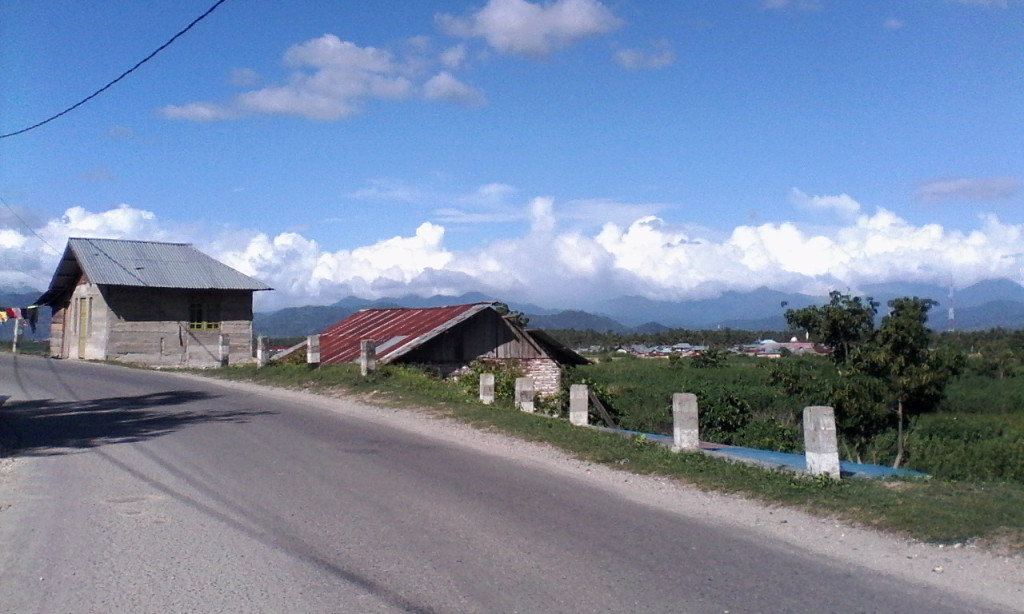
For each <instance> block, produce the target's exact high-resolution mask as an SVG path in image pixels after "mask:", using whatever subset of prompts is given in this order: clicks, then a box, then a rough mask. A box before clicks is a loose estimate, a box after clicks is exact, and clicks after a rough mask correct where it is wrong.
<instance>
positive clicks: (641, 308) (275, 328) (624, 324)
mask: <svg viewBox="0 0 1024 614" xmlns="http://www.w3.org/2000/svg"><path fill="white" fill-rule="evenodd" d="M40 294H41V293H40V292H38V291H34V290H31V289H29V288H15V289H8V290H0V306H12V307H14V306H25V305H29V304H31V303H32V302H33V301H34V300H35V299H37V298H38V297H39V295H40ZM858 294H859V295H860V296H870V297H872V298H874V299H875V300H876V301H878V302H879V303H880V305H881V307H880V310H879V311H880V314H884V313H885V311H886V304H887V303H888V301H890V300H892V299H893V298H898V297H902V296H918V297H924V298H930V299H933V300H935V301H938V303H939V305H938V306H937V307H934V308H933V309H932V311H931V317H930V318H929V321H928V325H929V326H930V327H931V328H932V329H933V330H936V331H945V330H950V329H956V330H976V329H988V328H995V327H1000V328H1024V287H1022V286H1021V285H1020V284H1018V283H1016V282H1013V281H1011V280H1008V279H997V280H988V281H982V282H979V283H977V284H974V285H972V286H969V287H967V288H963V289H961V290H957V291H956V292H954V293H953V295H952V296H950V292H949V289H948V288H942V287H940V286H935V285H930V284H912V283H888V284H876V285H871V286H865V287H864V288H863V290H862V291H861V292H859V293H858ZM491 300H497V301H502V302H504V303H507V304H508V305H509V307H510V308H511V309H514V310H516V311H521V312H523V313H525V314H526V315H528V316H529V318H530V327H531V328H546V329H570V328H572V329H577V330H597V331H602V332H604V331H609V330H610V331H615V332H653V331H657V330H661V329H665V328H686V329H694V330H700V329H714V328H734V329H741V330H785V329H786V321H785V317H784V314H785V311H786V309H798V308H800V307H806V306H808V305H821V304H824V303H825V301H826V300H827V298H826V297H814V296H808V295H804V294H795V293H787V292H779V291H776V290H771V289H768V288H760V289H757V290H754V291H752V292H734V291H730V292H725V293H723V294H722V295H721V296H719V297H717V298H713V299H702V300H695V301H657V300H652V299H648V298H644V297H639V296H622V297H617V298H613V299H609V300H607V301H603V302H601V303H599V304H597V305H594V306H592V307H591V308H590V310H589V311H583V310H557V309H550V308H546V307H542V306H539V305H534V304H530V303H520V302H517V301H515V300H514V297H501V296H488V295H485V294H481V293H468V294H463V295H461V296H431V297H419V296H405V297H399V298H388V299H377V300H367V299H361V298H357V297H348V298H345V299H342V300H340V301H338V302H336V303H334V304H331V305H309V306H304V307H289V308H285V309H280V310H277V311H272V312H264V313H256V314H255V317H254V323H253V326H254V329H255V332H256V334H259V335H268V336H271V337H298V336H304V335H309V334H313V333H317V332H319V331H321V330H323V329H325V328H327V327H328V326H330V325H331V324H334V323H335V322H337V321H338V320H341V319H342V318H345V317H347V316H349V315H351V314H353V313H355V312H356V311H359V310H360V309H366V308H379V307H437V306H442V305H453V304H459V303H475V302H481V301H491ZM950 307H952V308H953V310H954V311H953V313H954V316H955V317H954V319H953V321H952V323H951V321H950V317H949V316H950ZM49 323H50V313H49V309H42V310H40V318H39V325H38V326H37V330H36V333H35V334H31V333H30V334H29V335H28V336H29V338H33V339H45V338H46V337H47V336H48V334H49ZM12 330H13V326H11V325H10V324H4V325H0V339H10V337H11V332H12Z"/></svg>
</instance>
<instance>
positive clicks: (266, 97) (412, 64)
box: [160, 34, 484, 121]
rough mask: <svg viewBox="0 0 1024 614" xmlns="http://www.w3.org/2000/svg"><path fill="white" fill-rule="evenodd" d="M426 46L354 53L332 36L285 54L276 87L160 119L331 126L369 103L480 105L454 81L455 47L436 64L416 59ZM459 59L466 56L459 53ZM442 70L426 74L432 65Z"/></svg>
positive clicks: (241, 72) (476, 95)
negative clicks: (417, 99) (258, 119)
mask: <svg viewBox="0 0 1024 614" xmlns="http://www.w3.org/2000/svg"><path fill="white" fill-rule="evenodd" d="M428 46H429V45H427V44H426V43H425V42H420V43H419V44H410V45H409V47H410V48H411V49H412V51H411V52H410V53H409V54H407V55H404V56H396V55H395V54H394V53H392V52H391V51H389V50H387V49H380V48H377V47H360V46H359V45H357V44H355V43H353V42H351V41H345V40H342V39H340V38H338V37H337V36H335V35H334V34H324V35H323V36H320V37H318V38H314V39H310V40H307V41H304V42H302V43H299V44H296V45H292V46H291V47H290V48H288V49H287V50H286V51H285V53H284V64H285V66H287V67H288V68H289V69H290V70H291V73H290V74H289V76H288V78H287V80H286V81H285V82H284V83H282V84H274V85H267V86H265V87H262V88H259V89H252V90H248V91H243V92H240V93H239V94H237V95H236V96H235V97H234V98H233V99H231V100H230V101H228V102H226V103H218V102H210V101H199V102H191V103H187V104H183V105H167V106H165V107H163V108H162V109H160V114H161V115H162V116H163V117H165V118H167V119H182V120H191V121H220V120H226V119H237V118H241V117H247V116H251V115H291V116H297V117H304V118H307V119H314V120H321V121H333V120H340V119H346V118H349V117H352V116H354V115H356V114H358V113H360V112H361V111H362V109H363V108H364V106H365V105H366V103H367V102H368V101H371V100H403V99H407V98H412V97H414V96H423V97H424V98H426V99H428V100H440V101H447V102H456V103H460V104H466V103H472V104H477V103H481V102H483V100H484V96H483V94H482V93H481V92H480V91H479V90H477V89H475V88H473V87H471V86H469V85H466V84H465V83H463V82H461V81H460V80H458V79H457V78H456V77H455V76H454V75H453V74H452V73H451V70H453V69H454V68H457V67H458V66H459V65H460V64H462V63H463V61H464V55H463V56H462V57H460V56H459V52H458V50H457V49H458V48H452V49H448V50H445V51H444V52H442V54H441V56H440V57H438V58H437V59H436V60H430V59H425V58H424V57H423V56H422V55H420V54H421V53H423V52H424V48H425V47H428ZM463 54H464V51H463ZM441 65H443V66H446V67H448V70H444V71H441V72H439V73H436V74H433V75H432V76H429V77H428V76H427V75H428V74H429V70H428V69H429V68H430V67H431V66H434V67H437V66H441ZM258 78H259V76H258V75H256V74H255V73H253V72H252V71H250V70H247V69H236V70H235V71H234V72H233V73H232V76H231V82H232V83H233V84H236V85H245V84H251V83H255V81H256V80H257V79H258Z"/></svg>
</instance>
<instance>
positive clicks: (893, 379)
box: [852, 297, 964, 467]
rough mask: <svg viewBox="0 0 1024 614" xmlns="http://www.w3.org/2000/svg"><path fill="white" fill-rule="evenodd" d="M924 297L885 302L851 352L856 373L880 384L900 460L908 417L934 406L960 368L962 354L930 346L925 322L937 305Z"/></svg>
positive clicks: (902, 453)
mask: <svg viewBox="0 0 1024 614" xmlns="http://www.w3.org/2000/svg"><path fill="white" fill-rule="evenodd" d="M937 304H938V303H936V302H935V301H933V300H931V299H924V298H917V297H914V298H898V299H893V300H892V301H889V308H890V311H889V314H888V315H887V316H885V317H883V318H882V322H881V325H880V326H879V327H878V330H877V331H875V332H874V334H873V335H872V337H871V339H870V341H869V342H867V343H864V344H862V345H861V346H860V347H859V348H857V351H856V352H855V353H854V354H853V355H852V362H853V363H854V368H855V370H856V372H857V373H858V374H862V375H867V376H870V377H873V378H875V379H876V380H878V381H880V382H882V383H884V385H885V387H886V389H887V391H888V394H887V395H886V396H887V397H888V401H889V403H890V404H891V406H892V408H893V410H894V411H895V413H896V460H895V461H894V462H893V467H899V466H900V464H901V463H902V462H903V457H904V453H905V449H906V434H905V430H906V429H905V424H906V421H907V418H908V416H913V415H916V414H919V413H921V412H924V411H930V410H932V409H934V408H935V407H936V406H937V405H938V402H939V400H941V398H942V395H943V392H944V391H945V388H946V384H948V383H949V381H950V380H951V379H953V377H955V376H956V375H958V374H959V373H960V371H961V370H962V369H963V365H964V358H963V355H962V354H959V353H958V352H954V351H951V350H940V351H932V350H931V331H930V330H929V329H928V328H927V327H926V326H925V322H926V320H927V319H928V310H929V309H931V308H932V307H933V306H935V305H937Z"/></svg>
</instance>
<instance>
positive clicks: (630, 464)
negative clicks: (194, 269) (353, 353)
mask: <svg viewBox="0 0 1024 614" xmlns="http://www.w3.org/2000/svg"><path fill="white" fill-rule="evenodd" d="M202 373H203V374H204V375H211V376H215V377H220V378H225V379H232V380H240V381H250V382H255V383H260V384H264V385H270V386H278V387H285V388H292V389H300V390H305V391H308V392H313V393H319V394H338V393H339V392H340V393H344V394H355V395H360V396H362V397H363V398H364V399H366V400H369V401H371V402H374V403H377V404H384V405H388V406H405V407H411V408H412V407H415V408H428V409H430V410H431V411H433V412H435V413H439V414H441V415H444V416H447V417H451V418H454V419H457V420H461V421H463V422H466V423H469V424H472V425H474V426H477V427H479V428H484V429H493V430H497V431H500V432H502V433H506V434H509V435H512V436H515V437H519V438H522V439H526V440H529V441H538V442H545V443H548V444H551V445H554V446H557V447H558V448H561V449H562V450H565V451H566V452H568V453H569V454H572V455H573V456H576V457H578V458H580V459H583V460H587V461H591V462H596V463H603V464H607V465H611V466H614V467H616V468H619V469H623V470H627V471H632V472H635V473H640V474H657V475H663V476H668V477H672V478H675V479H678V480H680V481H683V482H686V483H688V484H691V485H693V486H696V487H698V488H702V489H706V490H716V491H721V492H728V493H737V494H742V495H745V496H749V497H753V498H756V499H760V500H762V501H765V502H767V503H773V504H779V505H786V506H790V507H796V508H799V509H802V510H805V511H809V512H812V513H816V514H821V515H827V516H832V517H836V518H839V519H842V520H845V521H847V522H852V523H854V524H858V525H862V526H869V527H874V528H878V529H882V530H886V531H891V532H895V533H898V534H901V535H905V536H908V537H912V538H915V539H919V540H923V541H927V542H933V543H944V544H955V543H972V544H975V545H978V546H979V547H982V548H985V549H988V550H990V551H993V552H997V553H1000V554H1017V555H1020V554H1024V486H1020V485H1015V484H1004V483H976V482H955V481H948V480H939V479H928V480H897V479H889V480H867V479H848V480H842V481H836V480H828V479H816V478H807V477H801V476H797V475H794V474H791V473H788V472H783V471H771V470H765V469H761V468H758V467H752V466H748V465H742V464H737V463H731V462H726V461H722V460H719V459H714V458H710V457H708V456H704V455H702V454H676V453H672V452H670V451H669V450H667V449H666V448H664V447H662V446H659V445H657V444H653V443H650V442H646V441H638V440H635V439H628V438H623V437H620V436H617V435H612V434H608V433H604V432H600V431H596V430H591V429H585V428H578V427H573V426H571V425H570V424H569V423H568V422H566V421H564V420H553V419H550V418H546V417H543V416H537V415H532V414H526V413H523V412H519V411H516V410H514V409H513V408H512V406H511V404H510V403H508V402H505V403H502V402H499V403H497V404H495V405H491V406H486V405H483V404H481V403H479V402H478V401H477V400H476V399H475V398H473V397H471V396H469V395H467V394H466V393H465V392H464V390H463V389H461V388H460V387H458V386H455V385H452V384H451V383H447V382H442V381H439V380H437V379H434V378H432V377H429V376H428V375H426V374H424V373H422V372H420V371H418V370H415V369H410V368H403V367H384V368H382V369H380V370H379V371H377V372H376V373H373V374H371V375H370V376H369V377H365V378H364V377H361V376H360V374H359V369H358V367H356V366H354V365H344V366H331V367H323V368H321V369H316V370H310V369H308V368H307V367H306V366H305V365H273V366H269V367H265V368H262V369H257V368H255V367H251V366H241V367H231V368H227V369H217V370H209V371H203V372H202Z"/></svg>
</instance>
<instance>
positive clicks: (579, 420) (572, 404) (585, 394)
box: [569, 384, 590, 426]
mask: <svg viewBox="0 0 1024 614" xmlns="http://www.w3.org/2000/svg"><path fill="white" fill-rule="evenodd" d="M589 406H590V391H589V390H587V385H586V384H573V385H572V386H569V423H570V424H574V425H576V426H587V418H588V414H589V413H590V412H589V409H590V407H589Z"/></svg>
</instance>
